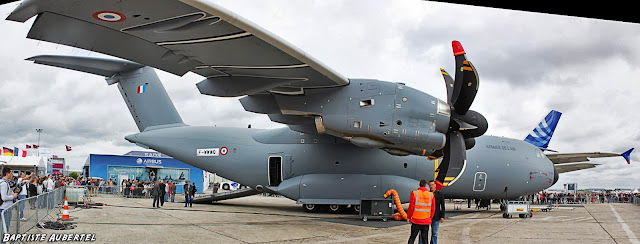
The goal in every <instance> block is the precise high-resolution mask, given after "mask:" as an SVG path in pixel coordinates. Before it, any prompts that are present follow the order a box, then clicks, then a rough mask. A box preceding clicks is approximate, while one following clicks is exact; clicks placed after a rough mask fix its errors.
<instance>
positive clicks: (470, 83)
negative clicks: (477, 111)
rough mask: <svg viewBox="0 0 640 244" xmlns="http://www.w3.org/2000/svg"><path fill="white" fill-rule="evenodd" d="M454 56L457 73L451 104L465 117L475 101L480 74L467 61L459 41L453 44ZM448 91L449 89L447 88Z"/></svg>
mask: <svg viewBox="0 0 640 244" xmlns="http://www.w3.org/2000/svg"><path fill="white" fill-rule="evenodd" d="M451 46H452V48H453V56H455V59H456V73H455V80H454V83H453V91H452V93H451V97H450V100H451V102H450V103H449V104H450V105H451V106H452V107H453V109H454V110H455V111H456V113H458V114H460V115H464V114H466V113H467V111H469V107H471V103H473V99H475V97H476V93H477V92H478V84H479V83H478V73H477V72H476V69H475V67H473V64H472V63H471V62H469V61H467V56H466V55H465V54H466V52H465V51H464V48H463V47H462V44H460V42H458V41H453V42H451ZM447 89H448V88H447Z"/></svg>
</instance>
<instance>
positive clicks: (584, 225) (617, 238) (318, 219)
mask: <svg viewBox="0 0 640 244" xmlns="http://www.w3.org/2000/svg"><path fill="white" fill-rule="evenodd" d="M176 200H177V199H176ZM93 201H94V202H98V203H104V204H106V206H102V207H99V208H90V209H83V208H74V207H73V206H71V207H70V211H69V212H70V215H71V217H72V218H73V219H74V220H73V222H74V223H75V228H74V229H69V230H50V229H36V228H34V229H32V230H31V231H30V232H29V233H45V234H48V235H50V234H51V233H55V234H64V233H94V234H95V239H96V241H95V242H94V243H183V242H188V243H406V242H407V240H408V238H409V233H410V225H409V224H407V223H406V222H402V221H393V220H389V221H387V222H384V221H382V220H368V221H366V222H364V221H362V219H360V218H359V216H358V215H357V214H353V213H344V214H330V213H306V212H304V210H303V209H302V207H301V206H300V205H297V204H295V202H294V201H292V200H289V199H286V198H281V197H263V196H250V197H245V198H239V199H233V200H226V201H221V202H219V203H216V204H194V205H193V207H189V208H185V207H184V203H178V202H176V203H170V202H169V203H165V205H164V206H163V207H162V208H159V209H158V208H152V207H151V205H152V200H151V199H131V198H122V197H117V196H99V197H94V198H93ZM406 207H407V206H406V204H405V208H406ZM447 208H448V209H449V210H448V211H447V219H446V220H445V222H444V223H443V224H441V225H440V231H439V238H438V239H439V241H438V242H439V243H580V244H585V243H634V244H640V241H638V239H637V237H638V236H640V206H636V205H632V204H624V203H620V204H593V205H575V206H574V207H562V208H558V209H554V210H552V211H550V212H535V213H534V216H533V218H518V217H517V216H516V217H514V218H512V219H505V218H503V217H502V213H501V212H500V211H499V209H497V208H498V206H497V205H494V206H493V209H492V210H476V209H474V208H467V206H466V204H463V206H462V208H461V209H460V210H453V203H447ZM53 218H55V217H53Z"/></svg>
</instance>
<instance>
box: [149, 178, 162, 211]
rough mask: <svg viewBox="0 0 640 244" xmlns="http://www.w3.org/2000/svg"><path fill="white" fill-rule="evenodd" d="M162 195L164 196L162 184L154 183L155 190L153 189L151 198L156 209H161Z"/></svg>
mask: <svg viewBox="0 0 640 244" xmlns="http://www.w3.org/2000/svg"><path fill="white" fill-rule="evenodd" d="M161 195H162V190H161V189H160V184H158V182H154V184H153V188H151V196H153V207H154V208H160V197H161Z"/></svg>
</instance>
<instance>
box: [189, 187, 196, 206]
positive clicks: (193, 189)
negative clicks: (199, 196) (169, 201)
mask: <svg viewBox="0 0 640 244" xmlns="http://www.w3.org/2000/svg"><path fill="white" fill-rule="evenodd" d="M196 191H198V190H197V188H196V183H195V182H191V192H190V193H191V201H189V207H193V198H194V197H195V196H196Z"/></svg>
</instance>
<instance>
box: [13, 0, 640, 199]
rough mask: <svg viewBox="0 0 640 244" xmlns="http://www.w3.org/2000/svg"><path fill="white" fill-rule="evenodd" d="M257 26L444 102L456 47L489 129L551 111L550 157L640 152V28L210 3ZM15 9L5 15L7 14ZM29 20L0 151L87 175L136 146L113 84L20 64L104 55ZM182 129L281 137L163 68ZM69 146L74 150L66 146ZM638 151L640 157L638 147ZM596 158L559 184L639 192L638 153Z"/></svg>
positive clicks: (510, 16)
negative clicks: (472, 70) (557, 114)
mask: <svg viewBox="0 0 640 244" xmlns="http://www.w3.org/2000/svg"><path fill="white" fill-rule="evenodd" d="M213 2H216V3H218V4H220V5H221V6H223V7H225V8H228V9H229V10H231V11H233V12H236V13H238V14H239V15H241V16H243V17H245V18H247V19H249V20H251V21H253V22H255V23H258V24H259V25H260V26H262V27H263V28H265V29H267V30H269V31H271V32H273V33H275V34H276V35H278V36H280V37H282V38H283V39H285V40H287V41H289V42H290V43H292V44H294V45H295V46H297V47H298V48H300V49H302V50H304V51H305V52H306V53H308V54H309V55H311V56H313V57H315V58H316V59H318V60H320V61H321V62H323V63H325V64H326V65H328V66H329V67H331V68H333V69H334V70H336V71H337V72H339V73H341V74H343V75H344V76H346V77H349V78H375V79H380V80H386V81H393V82H404V83H406V84H407V85H410V86H413V87H416V88H418V89H420V90H422V91H425V92H427V93H429V94H432V95H434V96H436V97H439V98H441V99H445V98H446V93H445V87H444V82H443V80H442V76H441V75H440V72H439V68H441V67H442V68H445V69H446V70H449V71H453V67H454V59H453V56H452V51H451V41H452V40H459V41H461V42H462V44H463V45H464V47H465V50H466V51H467V56H468V58H469V60H471V61H473V64H474V65H475V67H476V68H477V69H478V72H479V75H480V80H481V85H480V91H479V93H478V96H477V97H476V100H475V102H474V105H473V106H472V109H474V110H476V111H479V112H480V113H482V114H483V115H484V116H485V117H486V118H487V119H488V121H489V130H488V132H487V134H490V135H497V136H504V137H510V138H517V139H522V138H524V137H526V135H527V134H528V133H529V132H530V131H531V130H532V129H533V128H534V127H535V126H536V124H537V123H538V122H539V121H540V120H541V119H542V118H543V117H544V116H545V115H546V114H547V113H548V112H549V110H551V109H555V110H558V111H561V112H562V113H563V115H562V118H561V120H560V123H559V125H558V127H557V129H556V131H555V135H554V137H553V139H552V140H551V143H550V145H549V148H551V149H554V150H558V151H560V152H562V153H574V152H616V153H621V152H624V151H626V150H627V149H629V148H631V147H638V146H639V145H640V143H639V142H640V126H638V125H637V122H636V121H640V114H639V113H638V112H637V109H636V106H637V105H639V104H640V98H639V97H638V96H636V94H637V93H638V92H640V89H639V88H640V85H639V84H638V78H637V77H640V70H639V69H638V67H637V66H636V65H633V64H634V63H636V64H637V63H640V49H638V48H637V47H636V46H635V45H637V43H640V25H638V24H629V23H622V22H613V21H602V20H594V19H585V18H576V17H566V16H556V15H548V14H538V13H528V12H521V11H511V10H501V9H491V8H483V7H473V6H464V5H455V4H446V3H435V2H424V1H417V0H416V1H410V0H406V1H399V0H398V1H387V0H359V1H355V0H343V1H340V0H329V1H328V0H317V1H311V0H305V1H294V0H288V1H285V0H269V1H258V0H252V1H234V0H215V1H213ZM16 5H17V3H10V4H5V5H1V6H0V17H2V18H3V19H4V18H5V17H6V16H7V15H8V14H9V13H10V12H11V11H12V10H13V9H14V8H15V6H16ZM32 23H33V19H32V20H30V21H28V22H27V23H25V24H23V23H15V22H10V21H4V20H2V21H0V29H1V30H2V31H3V35H2V38H0V49H1V50H2V51H0V64H1V65H0V74H2V75H1V77H0V104H1V106H0V116H1V117H0V118H1V120H0V144H1V145H3V146H7V147H13V146H19V147H24V145H25V144H36V143H37V138H38V135H37V133H36V131H35V129H36V128H42V129H43V130H44V131H43V133H42V136H41V142H40V144H41V145H42V147H48V148H51V149H52V150H53V151H54V154H57V155H59V156H61V157H65V158H67V160H68V161H67V162H68V163H69V165H70V166H71V168H72V169H73V168H80V167H81V165H82V164H84V162H85V160H86V158H87V156H88V155H89V154H90V153H95V154H122V153H126V152H128V151H131V150H140V148H138V147H137V146H135V145H133V144H130V143H128V142H127V141H126V140H124V136H125V135H128V134H132V133H136V132H137V127H136V126H135V123H134V122H133V119H132V118H131V116H130V114H129V111H128V110H127V109H126V106H125V104H124V102H123V101H122V98H121V97H120V94H119V92H118V91H117V88H116V87H115V86H107V85H106V82H105V81H104V79H103V78H101V77H98V76H94V75H88V74H83V73H80V72H73V71H67V70H62V69H57V68H52V67H45V66H39V65H35V64H32V63H30V62H27V61H24V59H25V58H28V57H31V56H34V55H41V54H61V55H80V56H99V54H96V53H90V52H87V51H84V50H80V49H73V48H69V47H65V46H61V45H57V44H51V43H46V42H38V41H34V40H29V39H26V38H25V37H26V35H27V32H28V30H29V27H30V26H31V24H32ZM158 73H159V75H160V78H161V79H162V80H163V83H164V85H165V87H166V88H167V91H168V93H169V95H170V96H171V97H172V99H173V102H174V103H175V104H176V107H177V108H178V112H180V114H181V116H182V118H183V120H184V121H185V122H186V123H188V124H191V125H216V126H232V127H233V126H238V127H245V126H246V125H247V124H252V126H253V127H254V128H276V127H280V126H282V125H280V124H276V123H273V122H271V121H269V119H268V118H267V117H266V116H265V115H258V114H253V113H249V112H245V111H244V110H243V109H242V106H241V105H240V103H239V102H238V100H237V98H217V97H211V96H204V95H200V94H199V92H198V91H197V89H196V87H195V84H196V83H197V82H199V81H200V80H202V79H203V78H202V77H200V76H198V75H194V74H187V75H185V76H183V77H178V76H175V75H171V74H168V73H165V72H162V71H158ZM65 144H66V145H70V146H72V147H73V151H71V152H66V151H65V150H64V145H65ZM639 149H640V148H639ZM632 160H634V161H635V162H632V165H627V164H626V162H625V161H624V159H622V158H621V157H620V158H611V159H600V160H593V162H596V163H601V164H602V165H600V166H598V167H597V168H595V169H589V170H583V171H578V172H572V173H566V174H562V175H561V177H560V181H559V182H558V184H559V185H560V187H558V186H557V185H556V186H554V187H553V188H561V187H562V185H561V184H563V183H567V182H577V183H578V185H579V187H580V188H586V187H607V188H614V187H623V188H632V187H633V188H636V187H640V152H636V153H635V154H632Z"/></svg>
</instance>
